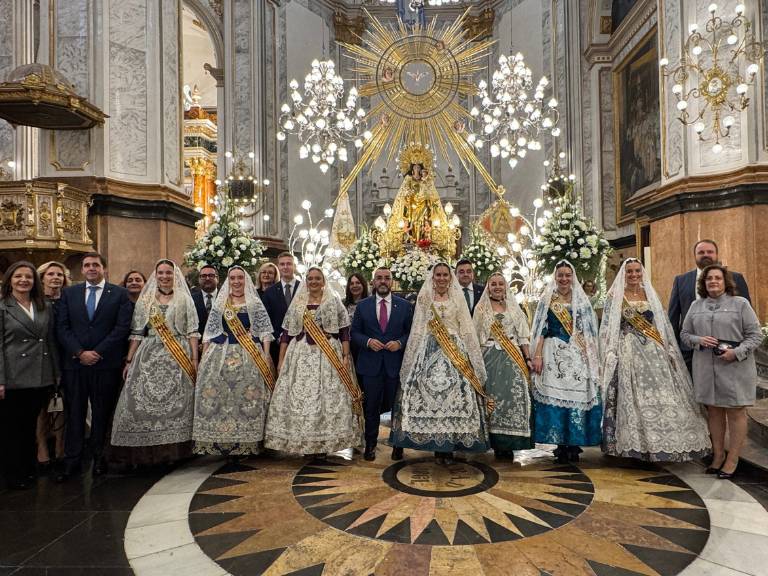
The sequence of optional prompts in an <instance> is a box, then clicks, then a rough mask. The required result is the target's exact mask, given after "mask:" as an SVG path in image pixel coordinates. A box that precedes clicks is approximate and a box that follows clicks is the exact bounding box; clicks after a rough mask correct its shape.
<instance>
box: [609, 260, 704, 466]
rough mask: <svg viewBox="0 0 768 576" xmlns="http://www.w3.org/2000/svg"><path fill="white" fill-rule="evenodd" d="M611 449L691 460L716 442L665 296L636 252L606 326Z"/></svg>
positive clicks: (612, 294) (616, 288) (619, 280)
mask: <svg viewBox="0 0 768 576" xmlns="http://www.w3.org/2000/svg"><path fill="white" fill-rule="evenodd" d="M600 351H601V360H602V364H603V370H602V382H601V389H602V391H603V398H604V402H605V406H604V416H603V451H604V452H605V453H606V454H608V455H611V456H623V457H629V458H638V459H641V460H646V461H649V462H685V461H688V460H692V459H694V458H699V457H701V456H704V455H705V454H707V453H708V452H709V450H710V440H709V434H708V432H707V424H706V420H705V419H704V416H703V414H702V411H701V408H700V407H699V405H698V404H697V403H696V401H695V399H694V394H693V384H692V383H691V378H690V376H689V374H688V370H687V369H686V367H685V363H684V362H683V357H682V355H681V354H680V350H679V348H678V347H677V341H676V340H675V335H674V332H673V330H672V326H671V324H670V323H669V319H668V318H667V314H666V313H665V312H664V309H663V308H662V307H661V302H660V301H659V297H658V295H657V294H656V291H655V290H654V289H653V286H652V285H651V282H650V280H649V279H648V278H647V277H646V275H645V271H644V269H643V265H642V264H641V263H640V261H639V260H637V259H635V258H629V259H627V260H625V261H624V263H623V264H622V266H621V269H620V270H619V273H618V275H617V276H616V280H615V281H614V283H613V286H611V289H610V291H609V292H608V299H607V301H606V306H605V312H604V315H603V321H602V324H601V326H600Z"/></svg>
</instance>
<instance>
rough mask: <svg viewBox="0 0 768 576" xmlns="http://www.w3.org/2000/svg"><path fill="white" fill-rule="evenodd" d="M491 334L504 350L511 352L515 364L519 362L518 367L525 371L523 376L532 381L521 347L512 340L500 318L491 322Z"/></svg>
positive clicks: (510, 355)
mask: <svg viewBox="0 0 768 576" xmlns="http://www.w3.org/2000/svg"><path fill="white" fill-rule="evenodd" d="M491 335H492V336H493V339H494V340H495V341H496V342H498V344H499V345H500V346H501V347H502V348H503V349H504V351H505V352H506V353H507V354H509V357H510V358H512V360H513V361H514V362H515V364H517V366H518V368H520V371H521V372H522V373H523V376H525V379H526V380H528V381H529V382H530V380H531V375H530V374H529V372H528V365H527V364H526V363H525V358H523V353H522V352H521V351H520V348H518V346H517V345H516V344H515V343H514V342H512V340H511V339H510V338H509V336H507V335H506V333H505V332H504V327H503V326H502V325H501V322H499V321H498V319H496V320H494V321H493V324H491Z"/></svg>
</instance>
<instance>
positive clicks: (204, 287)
mask: <svg viewBox="0 0 768 576" xmlns="http://www.w3.org/2000/svg"><path fill="white" fill-rule="evenodd" d="M197 280H198V283H199V284H200V285H199V287H198V288H196V289H194V290H192V301H193V302H194V303H195V310H197V319H198V321H199V327H198V330H199V332H200V337H201V338H202V336H203V334H204V333H205V325H206V324H207V323H208V314H209V313H210V312H211V308H212V307H213V303H214V302H215V301H216V296H218V294H219V271H218V270H216V268H214V267H213V266H211V265H209V264H206V265H205V266H203V267H202V268H200V273H199V275H198V277H197ZM201 346H202V344H201Z"/></svg>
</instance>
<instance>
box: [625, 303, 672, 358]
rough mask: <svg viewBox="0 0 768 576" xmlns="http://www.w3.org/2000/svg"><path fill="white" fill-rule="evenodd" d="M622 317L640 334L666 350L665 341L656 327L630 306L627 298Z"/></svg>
mask: <svg viewBox="0 0 768 576" xmlns="http://www.w3.org/2000/svg"><path fill="white" fill-rule="evenodd" d="M621 315H622V316H623V317H624V319H625V320H626V321H627V322H629V323H630V324H631V325H632V327H633V328H634V329H635V330H637V331H638V332H640V334H642V335H643V336H646V337H648V338H650V339H651V340H654V341H655V342H656V343H657V344H658V345H659V346H661V347H662V348H664V340H663V339H662V337H661V334H660V333H659V331H658V330H657V329H656V326H654V325H653V324H651V323H650V322H648V320H647V319H646V318H645V316H643V315H642V314H640V313H639V312H638V311H637V310H635V309H634V308H633V307H632V306H630V305H629V302H627V299H626V298H625V299H624V302H623V303H622V306H621Z"/></svg>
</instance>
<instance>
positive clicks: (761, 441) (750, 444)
mask: <svg viewBox="0 0 768 576" xmlns="http://www.w3.org/2000/svg"><path fill="white" fill-rule="evenodd" d="M760 366H761V365H760V364H758V368H760ZM760 372H761V373H760V374H759V376H758V379H757V401H756V402H755V405H754V406H752V407H751V408H747V440H746V442H745V443H744V449H743V450H742V452H741V457H742V458H744V460H746V461H747V462H749V463H750V464H753V465H755V466H757V467H758V468H762V469H763V470H766V471H768V374H765V373H763V371H762V370H761V371H760Z"/></svg>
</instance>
